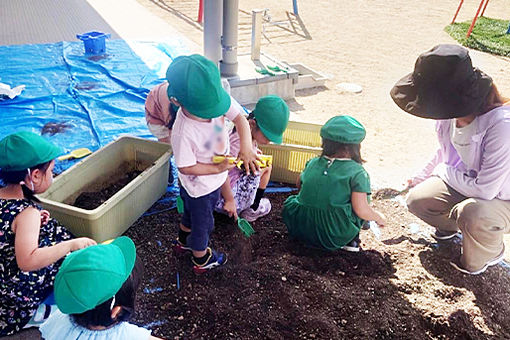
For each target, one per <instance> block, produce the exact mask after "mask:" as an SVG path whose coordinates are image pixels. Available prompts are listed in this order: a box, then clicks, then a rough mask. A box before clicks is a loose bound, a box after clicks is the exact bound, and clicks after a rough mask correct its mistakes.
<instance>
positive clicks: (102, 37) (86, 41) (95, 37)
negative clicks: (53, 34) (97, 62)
mask: <svg viewBox="0 0 510 340" xmlns="http://www.w3.org/2000/svg"><path fill="white" fill-rule="evenodd" d="M76 38H78V39H80V40H81V41H83V45H84V47H85V54H93V55H97V54H105V53H106V38H110V34H106V33H102V32H96V31H92V32H87V33H83V34H77V35H76Z"/></svg>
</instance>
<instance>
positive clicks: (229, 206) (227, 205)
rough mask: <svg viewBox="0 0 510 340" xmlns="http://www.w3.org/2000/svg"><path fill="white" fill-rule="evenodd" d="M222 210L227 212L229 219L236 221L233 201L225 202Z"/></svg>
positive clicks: (235, 209)
mask: <svg viewBox="0 0 510 340" xmlns="http://www.w3.org/2000/svg"><path fill="white" fill-rule="evenodd" d="M223 210H225V211H226V212H227V214H228V216H229V217H234V219H235V220H237V208H236V202H235V201H234V200H229V201H225V204H224V205H223Z"/></svg>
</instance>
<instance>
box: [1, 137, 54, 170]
mask: <svg viewBox="0 0 510 340" xmlns="http://www.w3.org/2000/svg"><path fill="white" fill-rule="evenodd" d="M62 153H63V152H62V149H61V148H59V147H58V146H56V145H54V144H52V143H50V142H49V141H48V140H46V139H45V138H43V137H41V136H39V135H37V134H35V133H33V132H30V131H20V132H16V133H13V134H12V135H9V136H7V137H5V138H3V139H2V140H1V141H0V155H2V157H1V158H0V168H1V169H2V170H3V171H20V170H26V169H28V168H30V167H32V166H35V165H38V164H42V163H46V162H49V161H51V160H53V159H55V158H57V157H58V156H59V155H61V154H62Z"/></svg>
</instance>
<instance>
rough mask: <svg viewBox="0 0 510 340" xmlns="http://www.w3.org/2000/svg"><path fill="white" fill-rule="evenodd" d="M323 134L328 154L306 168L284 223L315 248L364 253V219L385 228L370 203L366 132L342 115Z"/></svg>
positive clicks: (285, 211)
mask: <svg viewBox="0 0 510 340" xmlns="http://www.w3.org/2000/svg"><path fill="white" fill-rule="evenodd" d="M320 134H321V137H322V148H323V151H322V155H321V156H320V157H317V158H313V159H311V160H310V161H308V163H307V164H306V167H305V169H304V170H303V172H302V173H301V176H300V179H299V180H298V183H297V185H298V188H300V191H299V194H298V195H293V196H290V197H289V198H288V199H287V200H286V201H285V204H284V208H283V212H282V215H283V220H284V222H285V225H286V226H287V229H288V231H289V235H290V236H291V237H293V238H296V239H298V240H300V241H301V242H303V243H305V244H307V245H309V246H312V247H320V248H324V249H327V250H337V249H343V250H346V251H352V252H358V251H360V239H359V230H360V228H361V225H362V224H363V221H364V220H373V221H375V222H376V223H378V224H379V225H380V226H384V224H385V217H384V215H383V214H381V213H379V212H377V211H375V210H373V209H372V208H371V207H370V206H369V204H368V197H367V194H368V195H369V194H370V178H369V176H368V173H367V172H366V171H365V169H364V168H363V166H362V165H361V164H362V162H363V159H362V158H361V154H360V143H361V141H362V140H363V139H364V138H365V134H366V132H365V128H364V127H363V126H362V125H361V123H359V122H358V121H357V120H356V119H354V118H353V117H350V116H336V117H333V118H331V119H330V120H328V122H327V123H326V124H325V125H324V126H323V127H322V128H321V132H320Z"/></svg>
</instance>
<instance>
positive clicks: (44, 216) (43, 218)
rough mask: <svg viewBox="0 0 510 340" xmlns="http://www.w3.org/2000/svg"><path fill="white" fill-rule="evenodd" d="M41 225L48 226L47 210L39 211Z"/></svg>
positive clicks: (48, 216)
mask: <svg viewBox="0 0 510 340" xmlns="http://www.w3.org/2000/svg"><path fill="white" fill-rule="evenodd" d="M40 213H41V224H42V225H45V224H48V222H49V221H50V212H49V211H48V210H41V211H40Z"/></svg>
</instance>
